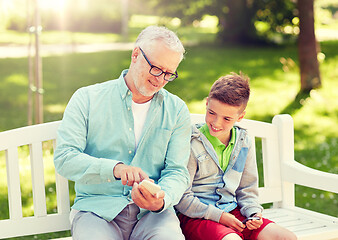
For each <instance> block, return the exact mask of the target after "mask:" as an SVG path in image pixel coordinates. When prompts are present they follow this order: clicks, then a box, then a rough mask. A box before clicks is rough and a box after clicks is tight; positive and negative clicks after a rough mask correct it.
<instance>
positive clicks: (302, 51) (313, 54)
mask: <svg viewBox="0 0 338 240" xmlns="http://www.w3.org/2000/svg"><path fill="white" fill-rule="evenodd" d="M313 2H314V0H298V4H297V7H298V11H299V29H300V32H299V36H298V54H299V65H300V82H301V91H302V92H309V91H310V90H312V89H314V88H319V87H321V79H320V72H319V64H318V59H317V41H316V36H315V30H314V10H313Z"/></svg>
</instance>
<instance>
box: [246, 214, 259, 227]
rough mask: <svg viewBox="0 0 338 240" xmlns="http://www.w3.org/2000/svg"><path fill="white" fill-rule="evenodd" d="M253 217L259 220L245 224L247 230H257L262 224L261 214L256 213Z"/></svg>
mask: <svg viewBox="0 0 338 240" xmlns="http://www.w3.org/2000/svg"><path fill="white" fill-rule="evenodd" d="M254 217H259V220H249V221H247V222H246V223H245V225H246V227H247V228H248V229H249V230H255V229H257V228H259V227H260V226H261V225H262V224H263V220H262V214H261V213H256V214H255V215H254Z"/></svg>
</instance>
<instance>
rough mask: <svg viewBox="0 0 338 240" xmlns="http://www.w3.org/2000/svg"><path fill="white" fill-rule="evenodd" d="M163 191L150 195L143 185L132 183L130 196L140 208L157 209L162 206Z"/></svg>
mask: <svg viewBox="0 0 338 240" xmlns="http://www.w3.org/2000/svg"><path fill="white" fill-rule="evenodd" d="M164 195H165V193H164V191H163V190H161V191H159V192H158V193H157V194H156V195H155V196H154V195H152V194H151V193H150V192H149V191H148V190H147V189H146V188H145V187H144V186H140V185H138V184H137V183H134V186H133V189H132V190H131V198H132V199H133V201H134V203H135V204H136V205H137V206H139V207H140V208H144V209H147V210H150V211H158V210H160V209H161V208H163V206H164Z"/></svg>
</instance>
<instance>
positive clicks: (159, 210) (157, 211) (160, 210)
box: [152, 199, 165, 213]
mask: <svg viewBox="0 0 338 240" xmlns="http://www.w3.org/2000/svg"><path fill="white" fill-rule="evenodd" d="M164 204H165V203H164V199H163V205H162V207H161V208H160V209H158V210H156V211H152V212H154V213H159V212H162V210H163V209H164Z"/></svg>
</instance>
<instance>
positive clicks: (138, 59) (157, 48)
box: [132, 42, 181, 97]
mask: <svg viewBox="0 0 338 240" xmlns="http://www.w3.org/2000/svg"><path fill="white" fill-rule="evenodd" d="M143 51H144V54H145V55H146V57H147V59H148V60H149V62H150V63H151V64H152V65H154V66H156V67H158V68H160V69H161V70H162V71H163V72H170V73H175V71H176V69H177V67H178V65H179V63H180V61H181V54H180V53H177V52H173V51H171V50H169V49H168V48H167V47H166V46H165V45H164V44H163V43H161V42H156V43H155V44H154V45H153V47H152V49H149V48H146V49H143ZM132 61H134V63H135V68H136V70H135V75H134V77H133V83H134V86H135V89H136V91H137V92H136V93H135V92H133V94H141V95H142V96H146V97H150V96H153V95H154V94H155V93H156V92H158V91H159V90H160V89H161V88H163V87H164V86H165V85H166V84H167V83H168V82H167V81H166V80H164V74H162V75H160V76H158V77H156V76H153V75H151V74H150V73H149V70H150V68H151V67H150V65H149V63H148V62H147V60H146V59H145V57H144V56H143V54H142V52H141V50H140V48H135V49H134V51H133V54H132Z"/></svg>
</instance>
